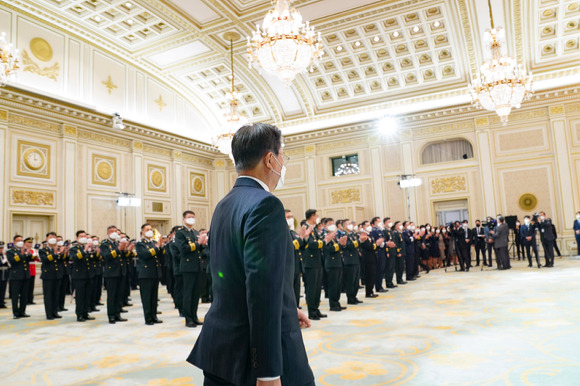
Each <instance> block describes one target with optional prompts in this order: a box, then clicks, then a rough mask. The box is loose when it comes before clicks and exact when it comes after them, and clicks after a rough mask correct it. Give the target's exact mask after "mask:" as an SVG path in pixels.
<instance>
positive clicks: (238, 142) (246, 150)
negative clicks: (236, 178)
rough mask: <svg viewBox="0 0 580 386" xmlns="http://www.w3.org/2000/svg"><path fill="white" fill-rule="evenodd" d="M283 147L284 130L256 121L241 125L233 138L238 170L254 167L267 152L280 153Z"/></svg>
mask: <svg viewBox="0 0 580 386" xmlns="http://www.w3.org/2000/svg"><path fill="white" fill-rule="evenodd" d="M281 147H282V132H281V131H280V129H278V128H277V127H276V126H273V125H268V124H266V123H254V124H251V125H246V126H243V127H241V128H240V129H239V130H238V131H236V134H234V137H233V139H232V155H233V156H234V160H235V164H236V172H238V173H241V172H242V171H244V170H251V169H254V168H255V167H256V165H258V163H259V162H260V160H261V159H262V157H264V155H265V154H266V153H268V152H270V151H271V152H273V153H274V154H275V155H278V152H279V150H280V148H281Z"/></svg>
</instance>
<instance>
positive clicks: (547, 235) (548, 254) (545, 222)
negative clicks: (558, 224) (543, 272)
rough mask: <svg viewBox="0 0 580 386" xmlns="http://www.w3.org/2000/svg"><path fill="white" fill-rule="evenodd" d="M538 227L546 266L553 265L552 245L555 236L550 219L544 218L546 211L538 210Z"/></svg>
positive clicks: (554, 241)
mask: <svg viewBox="0 0 580 386" xmlns="http://www.w3.org/2000/svg"><path fill="white" fill-rule="evenodd" d="M538 229H539V230H540V241H541V242H542V247H543V248H544V258H545V259H546V264H545V266H546V267H553V266H554V245H555V243H556V236H555V235H554V229H553V228H552V220H551V219H549V218H546V213H544V212H540V216H539V217H538Z"/></svg>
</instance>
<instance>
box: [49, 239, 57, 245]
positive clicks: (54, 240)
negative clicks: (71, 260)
mask: <svg viewBox="0 0 580 386" xmlns="http://www.w3.org/2000/svg"><path fill="white" fill-rule="evenodd" d="M48 244H50V245H55V244H56V239H48Z"/></svg>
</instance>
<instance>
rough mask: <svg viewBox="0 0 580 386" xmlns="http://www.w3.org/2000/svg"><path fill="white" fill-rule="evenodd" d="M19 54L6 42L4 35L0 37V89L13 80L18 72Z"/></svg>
mask: <svg viewBox="0 0 580 386" xmlns="http://www.w3.org/2000/svg"><path fill="white" fill-rule="evenodd" d="M19 62H20V52H19V51H18V49H16V48H14V47H12V43H8V42H7V41H6V33H4V32H2V35H0V87H4V86H6V84H8V82H9V81H10V80H13V79H14V77H15V76H16V71H17V70H18V68H19V67H18V63H19Z"/></svg>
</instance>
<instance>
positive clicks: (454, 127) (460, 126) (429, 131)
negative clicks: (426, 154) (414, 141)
mask: <svg viewBox="0 0 580 386" xmlns="http://www.w3.org/2000/svg"><path fill="white" fill-rule="evenodd" d="M473 128H474V126H473V120H468V121H463V122H458V123H452V124H449V125H443V126H433V127H427V128H424V129H417V130H411V133H412V134H413V138H417V137H421V136H427V135H433V134H441V133H448V132H454V131H464V130H472V129H473Z"/></svg>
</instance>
